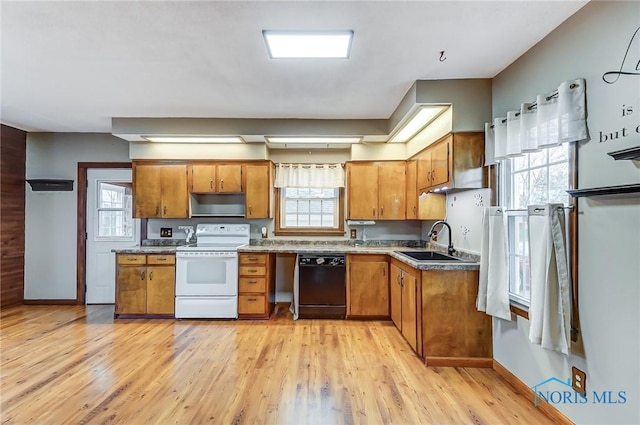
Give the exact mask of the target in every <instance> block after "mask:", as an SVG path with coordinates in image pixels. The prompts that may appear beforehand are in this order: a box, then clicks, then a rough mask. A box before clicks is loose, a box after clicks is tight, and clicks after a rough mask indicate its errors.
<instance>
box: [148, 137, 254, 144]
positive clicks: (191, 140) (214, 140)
mask: <svg viewBox="0 0 640 425" xmlns="http://www.w3.org/2000/svg"><path fill="white" fill-rule="evenodd" d="M142 138H143V139H146V140H148V141H150V142H157V143H244V140H242V138H241V137H239V136H142Z"/></svg>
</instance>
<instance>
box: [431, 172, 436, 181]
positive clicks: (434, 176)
mask: <svg viewBox="0 0 640 425" xmlns="http://www.w3.org/2000/svg"><path fill="white" fill-rule="evenodd" d="M435 179H436V170H431V180H432V181H434V180H435Z"/></svg>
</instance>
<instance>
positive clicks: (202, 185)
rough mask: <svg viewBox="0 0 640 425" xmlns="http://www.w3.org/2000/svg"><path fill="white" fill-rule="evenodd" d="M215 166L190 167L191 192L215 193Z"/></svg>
mask: <svg viewBox="0 0 640 425" xmlns="http://www.w3.org/2000/svg"><path fill="white" fill-rule="evenodd" d="M215 190H216V166H215V165H204V164H195V165H192V166H191V191H192V192H195V193H207V192H215Z"/></svg>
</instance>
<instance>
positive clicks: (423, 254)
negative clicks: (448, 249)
mask: <svg viewBox="0 0 640 425" xmlns="http://www.w3.org/2000/svg"><path fill="white" fill-rule="evenodd" d="M396 252H397V253H398V254H402V255H406V256H407V257H409V258H411V259H413V260H416V261H434V262H439V261H460V262H464V261H465V260H463V259H461V258H456V257H452V256H451V255H447V254H443V253H441V252H436V251H396Z"/></svg>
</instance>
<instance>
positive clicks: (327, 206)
mask: <svg viewBox="0 0 640 425" xmlns="http://www.w3.org/2000/svg"><path fill="white" fill-rule="evenodd" d="M335 210H336V202H335V201H334V200H333V199H327V200H326V201H323V202H322V213H323V214H334V212H335Z"/></svg>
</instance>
